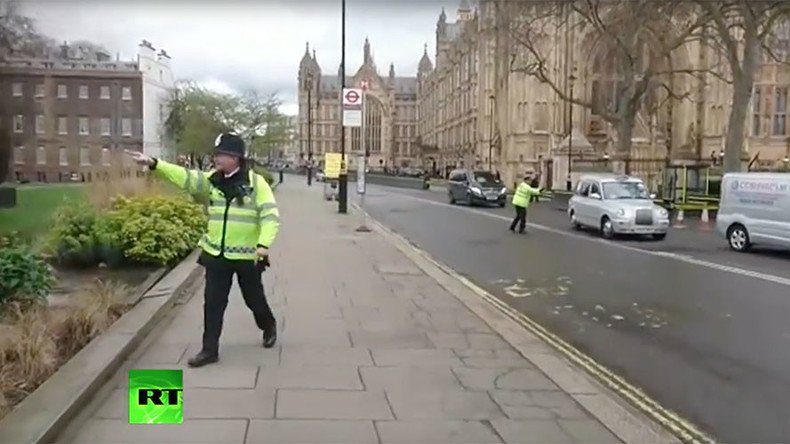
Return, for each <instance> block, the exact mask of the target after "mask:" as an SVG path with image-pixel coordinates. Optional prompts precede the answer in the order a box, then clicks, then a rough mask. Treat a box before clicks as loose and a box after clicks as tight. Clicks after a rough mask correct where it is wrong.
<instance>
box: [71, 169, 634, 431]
mask: <svg viewBox="0 0 790 444" xmlns="http://www.w3.org/2000/svg"><path fill="white" fill-rule="evenodd" d="M277 198H278V201H279V203H280V212H281V215H282V219H283V223H282V231H281V235H280V238H279V239H278V241H277V244H276V245H274V246H273V248H272V254H273V256H272V264H273V267H272V268H271V269H270V270H269V271H267V272H266V273H265V275H264V285H265V288H266V291H267V294H268V296H269V299H270V303H271V305H272V307H273V308H274V311H275V315H276V317H277V319H278V329H279V333H280V340H279V342H278V345H277V346H276V347H274V348H273V349H270V350H264V349H263V348H261V346H260V342H261V337H260V332H259V331H258V330H257V327H256V326H255V324H254V322H253V320H252V315H251V314H250V313H249V311H248V309H247V308H246V306H245V305H244V302H243V300H242V298H241V295H240V293H239V289H238V287H237V286H236V285H234V287H233V288H232V292H231V297H230V302H229V305H228V309H227V312H226V316H225V328H224V330H223V335H222V339H221V344H220V362H219V363H217V364H214V365H210V366H206V367H203V368H199V369H192V368H188V367H187V366H186V360H187V359H188V357H189V356H191V355H192V354H193V353H195V352H197V351H198V349H199V343H200V336H201V333H202V319H203V314H202V308H203V307H202V305H203V304H202V293H197V294H195V295H194V296H193V297H192V299H191V300H189V301H188V302H187V303H186V304H184V305H183V306H181V307H179V308H178V311H177V312H174V313H173V314H172V316H171V319H170V320H169V323H167V324H165V325H162V326H160V327H159V328H158V329H157V330H156V331H155V332H154V333H153V334H152V336H151V338H150V340H149V341H148V343H147V344H146V347H145V348H144V349H141V350H140V351H139V353H136V355H135V357H134V359H130V360H129V362H127V363H126V364H125V365H124V367H123V369H124V370H123V371H124V372H125V371H126V370H128V369H129V368H180V369H183V371H184V386H185V388H184V416H185V420H184V423H183V424H181V425H173V426H162V427H160V426H134V427H133V426H129V425H128V424H126V417H127V415H128V407H127V405H128V401H127V394H128V390H127V378H126V377H125V374H121V372H119V374H118V375H116V376H115V377H114V378H113V379H112V380H111V382H110V383H108V385H107V387H108V388H107V390H106V393H104V394H102V395H101V396H98V397H97V399H95V400H94V401H93V402H92V405H91V406H89V407H86V410H85V414H84V415H83V418H82V419H81V421H82V422H79V423H77V422H75V424H74V425H73V427H72V428H71V430H72V432H71V433H70V434H69V435H68V436H65V435H64V436H63V437H61V439H60V440H59V442H136V443H148V442H173V443H176V442H212V443H222V442H229V443H230V442H233V443H243V442H246V443H503V442H504V443H526V442H536V443H550V442H563V443H569V442H584V443H588V442H618V440H617V439H616V438H615V436H614V435H612V434H611V433H610V432H609V431H608V430H607V429H606V428H604V427H603V426H602V425H601V424H600V423H599V422H597V421H596V420H594V419H593V418H592V417H590V416H589V414H588V413H587V412H586V410H584V409H583V408H582V407H581V406H580V405H579V404H577V403H576V401H575V400H574V399H573V398H572V397H571V396H569V395H568V393H566V392H565V391H564V388H563V387H559V386H557V385H556V384H555V383H553V382H552V381H551V380H549V379H548V378H547V377H546V376H545V375H544V374H543V373H541V372H540V371H538V370H537V369H536V367H535V366H534V365H533V364H532V363H531V362H530V361H528V360H527V359H525V358H524V357H523V356H522V355H521V354H519V353H518V352H516V351H515V349H513V348H512V347H511V346H510V344H509V343H508V342H506V341H505V340H503V339H502V337H501V336H499V335H498V334H497V333H496V332H495V331H493V330H492V329H491V328H490V327H489V326H488V324H486V323H485V322H483V321H482V320H481V319H480V318H478V317H477V316H476V315H475V314H474V313H472V312H471V311H469V310H468V309H467V308H466V307H465V305H464V304H462V303H460V302H459V300H458V299H457V298H455V296H453V295H452V294H450V293H448V292H447V291H446V290H445V289H444V288H443V287H441V286H440V285H439V284H438V283H437V282H436V281H435V280H433V279H432V278H429V277H428V276H427V275H425V274H423V273H422V271H421V270H420V269H419V268H417V267H416V266H415V265H414V264H413V263H412V262H411V261H410V260H409V259H408V258H407V257H406V256H404V255H403V254H401V253H400V252H399V251H398V250H397V249H396V248H395V247H394V246H392V245H391V244H389V243H388V242H387V241H386V240H385V239H384V238H383V237H382V236H380V235H379V234H376V233H375V232H374V233H366V234H358V233H354V228H355V227H356V226H357V225H358V221H357V220H356V219H354V217H355V216H353V215H352V216H340V215H338V214H336V209H335V208H336V207H335V206H334V205H335V204H332V203H327V202H324V201H323V200H322V199H321V195H320V190H319V189H312V190H307V189H306V187H304V185H303V184H301V183H300V184H296V183H286V184H284V185H283V186H282V187H280V188H279V189H278V193H277ZM546 359H549V358H546ZM568 384H569V385H570V382H569V383H568Z"/></svg>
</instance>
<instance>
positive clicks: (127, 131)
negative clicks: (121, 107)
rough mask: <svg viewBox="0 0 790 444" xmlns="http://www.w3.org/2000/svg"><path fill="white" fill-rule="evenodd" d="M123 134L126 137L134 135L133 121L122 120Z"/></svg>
mask: <svg viewBox="0 0 790 444" xmlns="http://www.w3.org/2000/svg"><path fill="white" fill-rule="evenodd" d="M121 132H122V134H123V135H124V136H125V137H129V136H131V135H132V119H122V120H121Z"/></svg>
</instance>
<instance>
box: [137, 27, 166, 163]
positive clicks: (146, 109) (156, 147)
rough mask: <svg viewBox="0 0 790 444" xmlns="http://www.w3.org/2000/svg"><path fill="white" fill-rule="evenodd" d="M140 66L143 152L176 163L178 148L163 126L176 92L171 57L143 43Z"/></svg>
mask: <svg viewBox="0 0 790 444" xmlns="http://www.w3.org/2000/svg"><path fill="white" fill-rule="evenodd" d="M137 63H138V67H139V68H138V69H139V70H140V71H141V72H142V74H143V152H144V153H146V154H148V155H149V156H154V157H160V158H163V159H169V160H173V159H174V158H175V149H174V148H173V145H172V144H170V143H168V142H167V140H166V138H165V134H164V123H165V121H166V120H167V116H168V114H169V113H170V110H169V109H168V102H169V100H170V97H171V94H172V93H173V91H174V89H175V79H174V78H173V72H172V71H171V69H170V56H169V55H168V54H167V53H166V52H165V50H163V49H160V50H159V52H156V49H155V48H154V46H153V45H152V44H151V43H150V42H148V41H146V40H143V41H142V43H140V45H139V50H138V54H137ZM168 147H170V148H168Z"/></svg>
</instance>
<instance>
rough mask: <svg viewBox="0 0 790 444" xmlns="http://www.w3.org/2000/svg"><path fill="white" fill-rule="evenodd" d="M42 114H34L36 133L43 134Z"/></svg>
mask: <svg viewBox="0 0 790 444" xmlns="http://www.w3.org/2000/svg"><path fill="white" fill-rule="evenodd" d="M45 132H46V131H44V116H43V115H42V114H39V115H37V116H36V134H44V133H45Z"/></svg>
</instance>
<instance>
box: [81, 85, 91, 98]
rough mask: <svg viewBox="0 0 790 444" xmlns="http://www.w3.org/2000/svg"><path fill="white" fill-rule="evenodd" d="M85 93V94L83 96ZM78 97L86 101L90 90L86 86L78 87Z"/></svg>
mask: <svg viewBox="0 0 790 444" xmlns="http://www.w3.org/2000/svg"><path fill="white" fill-rule="evenodd" d="M83 93H85V94H83ZM79 94H80V95H79V97H80V99H88V98H90V90H89V89H88V85H80V90H79Z"/></svg>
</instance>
